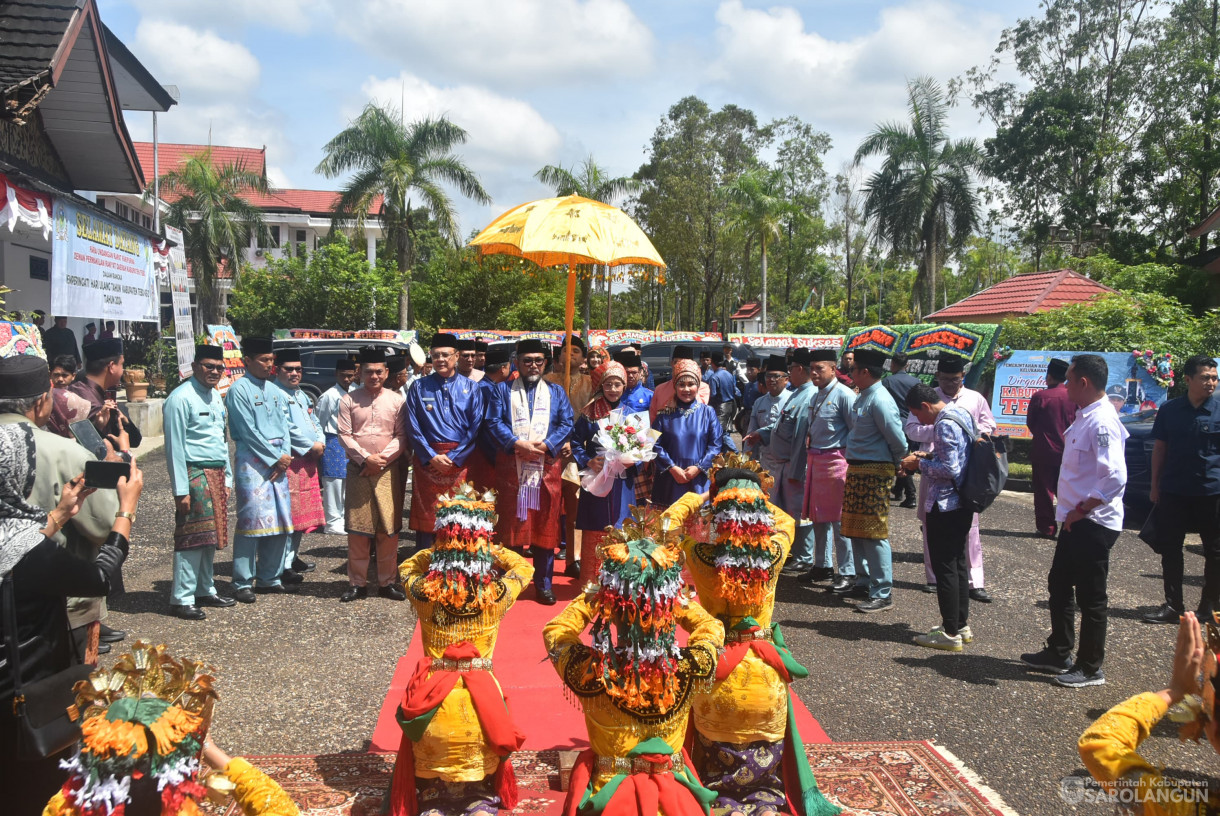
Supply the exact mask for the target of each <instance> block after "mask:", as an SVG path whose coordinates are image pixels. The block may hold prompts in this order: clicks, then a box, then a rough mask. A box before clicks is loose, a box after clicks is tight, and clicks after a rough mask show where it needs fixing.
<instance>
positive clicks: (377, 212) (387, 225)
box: [317, 103, 491, 329]
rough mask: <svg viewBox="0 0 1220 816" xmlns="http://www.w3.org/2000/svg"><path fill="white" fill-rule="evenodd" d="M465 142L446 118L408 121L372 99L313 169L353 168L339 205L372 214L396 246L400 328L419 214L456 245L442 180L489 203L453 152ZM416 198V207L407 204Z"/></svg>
mask: <svg viewBox="0 0 1220 816" xmlns="http://www.w3.org/2000/svg"><path fill="white" fill-rule="evenodd" d="M465 143H466V131H465V130H464V129H462V128H461V127H459V126H458V125H455V124H454V123H453V122H450V121H449V119H448V118H446V117H444V116H442V117H440V118H436V119H434V118H431V117H429V118H427V119H420V120H417V121H414V122H411V123H410V124H407V123H404V122H403V121H402V117H401V116H400V115H399V113H398V111H396V110H393V109H390V108H382V107H379V106H378V105H377V104H375V103H370V104H368V105H366V106H365V108H364V111H363V112H362V113H361V114H360V116H358V117H357V118H356V119H355V120H354V121H353V122H351V124H350V125H348V127H347V128H346V129H345V130H343V131H342V132H341V133H339V135H337V136H335V137H334V138H333V139H331V140H330V141H329V142H327V144H326V146H325V147H324V148H323V150H324V151H325V153H326V156H325V158H323V159H322V161H321V162H320V163H319V164H318V167H317V172H319V173H321V174H322V175H324V176H326V177H327V178H334V177H336V176H340V175H343V174H344V173H348V172H352V171H354V174H353V176H352V177H351V178H350V179H349V180H348V182H347V183H346V184H345V185H344V186H343V190H342V191H341V194H340V197H339V203H338V206H337V209H338V210H339V211H340V212H341V213H343V214H344V215H346V216H347V218H348V219H350V220H352V221H353V222H354V223H355V224H356V225H357V226H360V227H362V226H363V225H364V224H365V223H366V222H367V220H368V219H369V218H370V217H373V218H376V220H377V221H378V222H379V223H380V224H381V228H382V231H383V234H384V237H385V240H386V243H387V244H388V245H389V246H391V247H393V248H394V252H395V259H396V261H397V263H398V273H399V275H400V276H401V280H402V294H401V296H400V298H399V302H398V322H399V325H400V326H401V327H402V328H404V329H406V328H409V327H410V325H411V323H412V320H413V318H412V314H411V268H412V267H413V266H414V264H415V234H416V230H417V228H418V226H419V224H420V222H421V219H422V220H428V219H430V220H431V221H432V222H433V223H434V224H435V225H436V228H437V230H438V231H439V232H440V233H441V234H442V235H443V236H444V237H445V238H447V239H448V240H450V241H453V242H455V243H456V242H457V241H458V239H459V237H460V236H459V229H458V223H457V212H456V211H455V209H454V206H453V201H452V199H451V198H450V197H449V193H448V192H447V191H446V190H445V185H450V186H452V187H454V188H456V189H457V191H458V192H459V193H461V194H462V195H464V196H466V197H467V198H470V199H473V200H474V201H477V202H478V203H480V204H489V203H491V196H490V195H488V194H487V191H486V190H484V189H483V185H482V183H480V181H479V178H478V176H477V175H475V173H474V171H472V170H471V169H470V168H469V167H467V166H466V163H465V162H463V161H462V160H461V159H460V158H458V157H457V156H456V155H454V153H453V150H454V148H456V147H457V146H459V145H462V144H465ZM413 197H415V198H414V199H413ZM415 200H418V201H419V205H418V206H413V202H414V201H415Z"/></svg>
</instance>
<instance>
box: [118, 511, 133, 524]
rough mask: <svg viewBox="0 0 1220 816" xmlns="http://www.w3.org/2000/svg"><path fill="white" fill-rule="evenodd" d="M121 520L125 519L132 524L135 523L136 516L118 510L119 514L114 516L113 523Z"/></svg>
mask: <svg viewBox="0 0 1220 816" xmlns="http://www.w3.org/2000/svg"><path fill="white" fill-rule="evenodd" d="M121 518H125V519H127V520H129V521H130V522H131V523H132V524H135V523H136V514H135V513H129V512H127V511H126V510H120V511H119V512H117V513H115V514H114V520H115V521H118V520H119V519H121Z"/></svg>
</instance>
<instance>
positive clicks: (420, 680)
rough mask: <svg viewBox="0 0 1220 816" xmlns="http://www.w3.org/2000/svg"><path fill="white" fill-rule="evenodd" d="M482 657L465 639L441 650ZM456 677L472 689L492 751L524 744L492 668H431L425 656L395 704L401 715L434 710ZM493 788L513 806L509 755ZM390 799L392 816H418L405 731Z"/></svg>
mask: <svg viewBox="0 0 1220 816" xmlns="http://www.w3.org/2000/svg"><path fill="white" fill-rule="evenodd" d="M481 656H482V655H481V654H480V653H479V650H478V648H477V647H476V646H475V645H474V644H473V643H469V642H462V643H455V644H454V645H452V646H450V647H448V648H447V649H445V658H446V659H449V660H470V659H473V658H476V657H481ZM458 680H461V681H462V682H463V684H464V685H465V686H466V690H467V691H468V692H469V693H470V699H471V702H473V703H474V707H475V711H476V712H477V713H478V715H479V724H480V725H481V726H482V728H483V733H484V734H486V735H487V741H488V743H489V744H490V745H491V747H492V748H493V750H495V752H496V753H497V754H499V755H500V756H502V757H507V756H508V755H509V754H511V753H512V752H514V751H516V750H517V749H519V748H520V747H521V745H522V743H524V742H525V734H523V733H521V731H520V730H519V729H518V728H517V726H516V724H515V723H514V722H513V717H512V713H511V712H510V711H509V708H508V700H507V698H505V697H504V695H503V692H502V691H501V690H500V686H499V685H498V684H497V683H496V681H495V678H494V677H493V676H492V674H491V672H489V671H486V670H482V669H479V670H472V671H466V672H463V671H447V670H445V669H438V670H435V671H434V670H433V668H432V658H430V657H425V658H423V659H422V660H420V661H419V665H418V666H416V668H415V674H414V675H413V676H412V677H411V682H410V683H408V684H407V688H406V690H405V691H404V692H403V695H402V703H401V704H400V706H399V711H400V712H401V714H402V717H403V718H404V719H407V720H413V719H415V718H417V717H420V716H422V715H424V714H426V713H428V712H429V711H431V710H432V709H434V708H436V707H437V706H439V705H440V704H441V703H443V702H444V701H445V698H446V697H448V696H449V693H450V692H451V691H453V688H454V686H456V685H457V681H458ZM496 788H497V793H498V794H499V795H500V803H501V806H502V807H504V808H505V809H508V810H511V809H512V808H514V807H516V805H517V780H516V776H515V774H514V773H513V770H512V763H511V762H509V761H508V760H507V759H505V760H503V761H502V762H501V763H500V767H499V769H498V770H497V771H496ZM391 801H392V810H391V812H392V814H393V816H416V814H418V812H419V806H418V803H417V802H416V800H415V755H414V752H413V751H412V748H411V740H410V738H409V737H408V736H407V735H406V734H405V733H404V734H403V735H402V742H401V743H400V745H399V760H398V763H397V764H396V765H395V767H394V781H393V786H392V795H391Z"/></svg>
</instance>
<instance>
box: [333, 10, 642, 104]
mask: <svg viewBox="0 0 1220 816" xmlns="http://www.w3.org/2000/svg"><path fill="white" fill-rule="evenodd" d="M332 2H334V3H335V19H336V20H337V22H338V25H339V26H340V29H341V30H342V31H344V33H346V34H347V35H348V36H349V37H351V38H352V39H353V40H356V41H357V42H359V43H361V44H362V45H368V46H369V47H372V48H374V49H376V50H377V51H379V52H380V53H381V54H382V55H383V56H385V57H387V58H389V59H392V60H397V61H400V62H403V63H404V64H409V65H410V66H411V69H412V70H414V71H415V72H417V73H418V72H419V71H420V70H421V69H422V68H423V67H425V66H427V67H429V68H434V69H437V70H438V71H442V72H444V75H445V76H451V77H457V78H459V79H464V80H476V81H479V82H481V83H485V84H491V85H494V86H496V87H500V88H506V87H517V88H520V87H522V86H523V85H525V84H528V85H556V84H573V83H582V82H588V81H589V80H591V79H592V80H596V79H598V78H600V77H604V76H614V77H617V78H622V77H634V76H641V75H644V74H646V73H648V71H650V70H651V68H652V65H653V48H654V44H655V41H654V37H653V34H652V32H651V31H650V30H649V28H648V27H647V26H646V25H645V24H644V23H643V22H642V21H641V20H640V19H639V18H638V17H637V16H636V15H635V12H634V11H632V9H631V7H630V6H629V5H628V4H627V3H626V2H624V0H463V2H453V0H368V1H367V2H363V3H358V4H355V5H351V4H345V5H343V6H342V12H341V11H340V8H339V5H338V2H337V0H332Z"/></svg>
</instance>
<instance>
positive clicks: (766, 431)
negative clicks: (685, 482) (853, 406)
mask: <svg viewBox="0 0 1220 816" xmlns="http://www.w3.org/2000/svg"><path fill="white" fill-rule="evenodd" d="M812 363H813V353H812V351H811V350H810V349H807V348H798V349H795V350H793V352H792V360H791V362H790V363H789V364H788V382H789V387H790V388H791V389H792V390H791V391H789V392H788V399H787V401H785V402H784V407H783V408H782V409H780V412H779V417H778V418H777V419H776V420H775V421H774V422H773V423H772V424H770V425H767V426H766V427H763V428H759V429H758V430H757V431H755V432H754V433H752V434H750V435H749V436H747V437H746V439H744V440H743V442H749V443H750V444H753V443H755V442H758V441H760V440H761V441H762V443H763V444H764V445H766V446H767V453H768V456H767V459H768V464H770V465H771V468H768V472H770V473H771V474H773V475H774V476H775V487H773V488H772V490H771V501H773V502H774V503H775V504H777V505H779V507H780V508H781V509H782V510H783V511H784V512H785V513H787V514H788V515H790V516H792V518H793V519H794V520H795V521H796V524H797V527H796V537H795V538H794V539H793V540H792V551H791V553H790V554H789V556H788V564H787V566H785V567H784V569H783V572H784V573H785V574H788V575H799V574H801V573H806V572H809V570H811V569H812V568H813V525H812V524H804V523H802V522H804V519H803V518H802V516H801V509H802V504H803V503H804V501H805V466H806V463H807V461H808V453H809V448H808V437H809V418H810V413H809V406H810V403H811V401H812V400H813V397H814V396H815V395H816V394H817V393H818V389H817V388H816V387H815V386H814V384H813V382H812V380H810V379H809V368H810V366H811V365H812Z"/></svg>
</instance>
